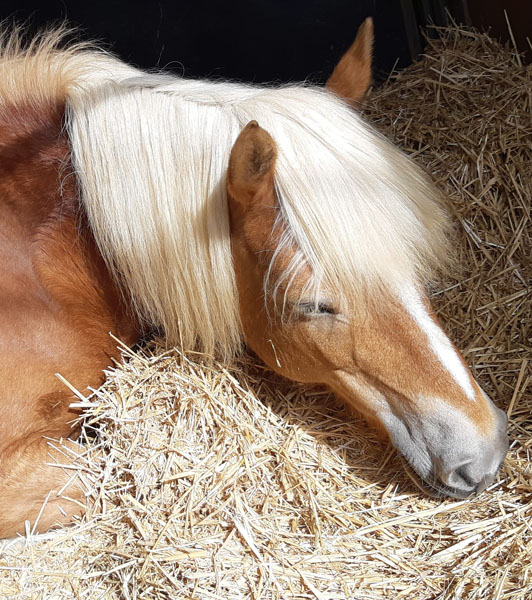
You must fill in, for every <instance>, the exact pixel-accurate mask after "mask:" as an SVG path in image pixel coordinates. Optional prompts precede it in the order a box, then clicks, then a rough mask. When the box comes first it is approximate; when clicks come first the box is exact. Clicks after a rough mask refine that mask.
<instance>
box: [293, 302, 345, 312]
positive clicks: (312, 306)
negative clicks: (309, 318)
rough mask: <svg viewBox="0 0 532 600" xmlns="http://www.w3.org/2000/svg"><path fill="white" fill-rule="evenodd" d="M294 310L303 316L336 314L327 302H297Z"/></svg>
mask: <svg viewBox="0 0 532 600" xmlns="http://www.w3.org/2000/svg"><path fill="white" fill-rule="evenodd" d="M296 308H297V309H298V310H299V311H300V312H302V313H305V314H322V315H325V314H327V315H335V314H336V311H335V310H334V308H333V307H332V305H331V304H330V303H329V302H318V303H316V302H298V303H297V305H296Z"/></svg>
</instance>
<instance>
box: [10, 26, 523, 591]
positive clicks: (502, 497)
mask: <svg viewBox="0 0 532 600" xmlns="http://www.w3.org/2000/svg"><path fill="white" fill-rule="evenodd" d="M531 109H532V69H531V68H530V67H524V66H522V65H521V63H520V60H519V57H518V56H516V54H515V53H514V52H512V51H511V50H509V49H507V48H503V47H502V46H500V45H499V44H498V43H496V42H495V41H493V40H491V39H490V38H489V37H487V36H485V35H480V34H478V33H473V32H470V31H460V30H458V29H456V28H453V29H449V30H445V31H441V32H440V38H439V39H437V40H436V41H433V42H431V44H430V47H429V49H428V52H427V55H426V56H425V57H424V58H423V60H421V61H420V62H418V63H417V64H414V65H413V66H411V67H410V68H408V69H407V70H405V71H403V72H402V73H400V74H399V75H398V76H397V77H396V78H393V79H391V80H390V81H388V82H387V84H386V85H384V86H383V87H381V88H380V89H377V90H375V91H374V92H373V93H372V95H371V96H370V98H369V100H368V102H367V109H366V112H367V116H368V118H369V119H370V120H372V121H373V122H375V123H376V125H377V126H378V127H379V128H380V129H381V130H382V131H383V132H384V133H385V134H386V135H388V136H389V137H391V138H392V139H393V140H394V141H395V142H396V143H397V144H399V145H400V146H402V147H403V148H405V149H406V150H407V152H409V153H410V154H412V156H414V158H415V159H416V160H417V161H419V162H420V163H421V164H422V165H424V166H425V167H426V168H427V170H428V171H429V172H430V173H432V175H433V177H434V179H435V180H436V182H437V183H438V185H440V186H441V187H442V188H443V189H444V190H445V191H446V192H447V195H448V197H449V203H450V206H451V210H452V212H453V213H454V216H455V220H456V223H457V240H456V246H457V251H458V255H459V256H458V258H459V262H460V264H461V265H462V266H463V270H462V271H461V272H460V273H459V274H458V275H455V276H454V278H453V277H451V276H446V277H445V280H444V281H440V282H438V283H437V285H436V286H435V288H434V289H435V292H434V294H433V296H434V297H433V300H434V303H435V306H436V308H437V310H438V313H439V315H440V317H441V319H442V320H443V322H444V324H445V327H446V329H447V330H448V332H449V334H450V336H451V337H452V338H453V339H454V340H455V341H456V343H457V345H458V347H459V348H461V349H462V351H463V352H464V354H465V356H466V359H467V360H468V362H469V363H470V364H472V365H474V371H475V374H476V376H477V377H478V379H479V380H480V382H481V384H482V385H483V386H484V388H485V389H486V390H487V391H488V392H489V393H490V394H491V395H492V397H494V398H495V399H496V400H497V402H498V403H500V404H501V405H502V406H503V407H504V408H505V409H507V410H508V414H509V415H510V435H511V438H512V440H513V442H512V445H511V450H510V452H509V455H508V458H507V460H506V463H505V466H504V470H503V472H502V473H501V475H500V478H499V481H497V482H496V483H495V484H494V485H493V486H492V487H491V488H490V489H489V490H488V491H486V492H484V493H483V494H482V495H480V496H479V497H475V498H471V499H468V500H465V501H455V500H437V499H432V498H429V497H427V496H426V495H424V494H423V493H422V492H420V490H419V489H418V488H417V486H416V483H415V479H414V478H413V477H411V476H410V475H409V474H408V472H407V471H406V470H405V469H404V465H403V461H402V459H401V458H400V457H399V456H398V455H397V454H396V452H395V451H394V450H393V448H392V447H391V446H389V445H386V443H385V442H383V441H381V440H379V439H378V438H377V436H376V435H375V434H374V432H373V431H372V430H371V429H370V428H369V427H368V426H366V425H365V424H364V422H362V421H361V420H359V419H358V418H356V417H354V416H353V415H350V414H348V413H347V412H346V411H345V410H344V409H343V408H342V407H340V406H338V405H337V404H336V403H335V401H334V399H333V398H332V397H331V396H330V395H329V394H328V393H326V392H325V391H323V390H319V389H309V388H303V387H301V386H297V385H295V384H291V383H289V382H287V381H284V380H281V379H280V378H277V377H276V376H273V375H272V374H271V373H269V372H268V371H267V370H266V369H264V368H263V367H262V366H261V365H260V363H259V362H258V361H256V360H254V359H253V358H250V357H247V358H245V359H243V360H242V361H241V362H239V364H237V365H235V366H234V367H232V368H227V367H224V366H222V365H208V364H206V363H205V362H204V361H202V359H201V357H200V356H194V355H187V356H183V355H181V354H179V353H178V352H177V351H169V352H165V351H164V350H163V349H162V346H160V345H158V344H157V343H156V342H154V343H152V344H151V345H150V346H149V347H148V348H146V349H144V350H142V351H141V352H139V353H137V354H133V353H130V352H129V351H126V350H125V351H124V352H125V355H126V356H125V359H126V360H125V364H124V365H123V366H119V367H117V368H116V369H115V370H112V371H110V372H109V373H108V381H107V383H106V384H105V385H104V386H103V387H102V388H101V389H99V390H98V391H96V392H95V393H94V394H93V395H92V396H91V397H89V398H87V399H83V400H80V404H82V405H84V406H85V407H86V413H87V427H86V432H87V447H88V450H87V452H86V453H85V455H84V456H82V457H80V458H79V459H78V464H79V465H80V466H79V468H80V472H81V474H82V477H83V479H84V481H85V485H86V486H87V493H88V494H89V496H90V498H91V500H92V503H93V508H92V509H91V512H90V513H89V515H88V516H87V517H86V518H85V519H84V520H83V521H82V522H80V524H79V525H76V526H74V527H72V528H69V529H67V530H63V531H58V532H54V533H52V534H48V535H47V536H44V537H40V538H39V537H34V536H31V535H29V536H28V538H27V539H24V540H19V541H18V542H17V543H13V542H8V543H6V544H5V545H4V548H3V551H2V553H1V554H0V597H1V598H17V599H23V598H47V599H49V598H82V599H86V598H91V599H96V598H126V599H137V598H139V599H140V598H146V599H152V598H183V599H185V598H190V599H205V600H207V599H211V598H212V599H216V598H219V599H243V598H250V599H254V600H258V599H265V600H266V599H274V598H275V599H288V598H297V599H303V598H316V599H318V600H324V599H334V598H350V599H351V598H356V599H366V598H368V599H369V598H397V599H399V598H411V599H416V600H420V599H451V598H455V599H462V598H467V599H476V598H479V599H480V598H493V599H503V598H505V599H506V598H512V599H517V598H522V599H526V598H529V597H532V518H531V517H532V467H531V463H530V457H529V454H530V452H531V449H532V435H531V434H532V393H531V392H532V390H531V386H530V382H531V376H530V368H529V363H530V362H531V361H532V354H531V340H530V335H531V332H530V323H531V314H530V311H531V292H530V285H531V281H532V264H531V237H532V225H531V214H530V198H531V197H532V172H531V165H532V120H531V119H532V117H531V115H532V110H531ZM73 460H74V458H73V457H70V456H67V455H66V456H65V461H64V462H65V464H69V463H72V462H73Z"/></svg>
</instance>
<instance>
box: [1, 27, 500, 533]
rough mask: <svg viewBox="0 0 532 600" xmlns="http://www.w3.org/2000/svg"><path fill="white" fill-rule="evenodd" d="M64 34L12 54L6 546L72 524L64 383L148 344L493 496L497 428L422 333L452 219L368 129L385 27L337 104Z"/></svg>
mask: <svg viewBox="0 0 532 600" xmlns="http://www.w3.org/2000/svg"><path fill="white" fill-rule="evenodd" d="M64 35H65V32H64V31H62V30H53V31H48V32H46V33H43V34H41V35H40V36H38V37H36V38H34V39H33V40H32V41H31V42H30V43H29V44H24V43H23V42H22V41H21V40H22V37H21V35H20V34H19V33H17V32H16V31H15V32H14V33H11V34H7V33H5V34H4V35H3V38H2V44H1V47H2V50H1V53H0V105H1V110H0V207H1V209H0V257H1V258H0V298H1V303H0V332H1V333H0V344H1V347H2V352H1V357H2V358H1V360H0V373H1V381H2V385H1V387H0V416H1V418H0V475H1V476H0V496H1V498H2V511H1V513H0V537H7V536H13V535H15V534H16V533H21V532H24V531H25V523H26V526H27V522H28V521H29V523H30V527H31V528H32V530H33V531H46V530H48V529H49V528H50V527H52V526H54V525H58V524H65V523H67V522H69V521H71V520H72V518H73V517H74V516H76V515H79V514H82V513H83V511H84V506H85V497H84V494H83V491H82V489H81V486H80V485H79V484H78V483H77V480H76V477H75V475H73V474H72V471H68V470H65V469H62V468H60V467H58V466H57V465H56V464H55V463H60V464H61V463H63V462H64V457H63V455H62V454H61V451H60V450H59V449H58V448H56V447H55V446H53V445H50V444H49V443H48V440H49V438H60V437H63V438H66V439H65V442H64V443H65V445H66V448H67V450H70V451H72V452H79V451H80V449H81V446H79V445H78V443H77V442H76V437H77V435H79V424H78V425H76V426H73V425H72V422H73V421H75V422H77V421H76V417H77V416H78V413H77V412H76V409H75V407H72V406H71V404H72V401H73V399H74V396H73V394H72V391H71V389H72V388H67V387H65V386H64V385H63V383H62V382H61V381H60V380H59V379H58V378H57V377H56V376H55V373H58V372H59V373H60V374H61V375H62V378H63V381H64V380H65V379H66V380H68V382H70V384H71V386H74V387H75V388H77V389H80V390H83V389H86V388H87V387H88V386H91V387H96V386H98V385H100V384H101V383H102V380H103V373H102V370H103V369H104V368H105V367H107V366H108V365H109V364H110V362H111V360H112V359H113V358H115V359H119V358H120V357H119V351H118V350H117V348H116V344H115V342H114V341H113V339H112V338H111V337H110V336H109V335H108V332H109V331H112V332H113V333H114V335H115V336H117V337H118V338H120V339H121V340H123V341H124V342H125V343H126V344H130V345H133V344H135V343H136V342H137V341H138V340H139V339H140V338H141V336H143V335H144V333H145V332H146V331H148V330H152V329H157V330H159V331H161V332H163V333H164V335H165V336H166V339H167V341H168V344H171V345H173V344H178V345H179V346H180V347H182V348H184V349H196V350H197V351H200V352H202V353H203V354H205V355H207V356H213V357H214V356H218V357H220V358H222V359H224V360H231V359H232V358H234V357H235V356H236V355H238V353H240V352H241V351H242V349H243V347H244V344H245V345H247V346H249V347H250V348H251V349H252V350H253V351H254V352H255V353H256V354H258V355H259V357H261V358H262V360H264V362H265V363H266V364H267V365H268V366H269V367H270V368H271V369H273V370H274V371H276V372H278V373H280V374H282V375H284V376H286V377H289V378H291V379H294V380H297V381H301V382H312V383H321V384H325V385H327V386H328V387H329V388H330V389H332V390H333V391H334V392H335V393H336V394H337V395H338V397H339V398H341V399H342V400H343V401H344V402H346V403H347V404H348V405H349V406H351V407H353V408H354V409H356V410H357V411H359V412H360V413H362V414H363V415H364V416H365V417H366V418H367V419H369V420H370V421H373V422H375V423H377V424H379V425H380V427H381V428H383V430H384V431H385V432H386V434H387V435H388V436H389V437H390V439H391V440H392V442H393V444H394V445H395V447H396V448H397V449H398V451H399V452H400V453H402V454H403V455H404V457H405V458H406V460H407V461H408V463H409V464H410V465H411V466H412V468H413V469H414V470H415V471H416V473H417V474H418V475H419V477H420V478H421V480H422V481H423V482H424V484H425V486H426V488H427V489H428V490H431V491H432V492H434V493H438V494H443V495H450V496H455V497H466V496H468V495H470V494H473V493H478V492H480V491H482V490H483V489H485V488H486V486H488V485H489V484H490V483H491V482H492V481H493V479H494V477H495V475H496V473H497V470H498V468H499V466H500V464H501V462H502V461H503V459H504V456H505V454H506V451H507V448H508V438H507V436H506V433H505V428H506V416H505V414H504V413H503V412H502V411H501V410H499V409H498V408H496V406H495V405H494V404H493V403H492V401H491V400H490V399H489V398H488V396H487V395H486V394H485V393H484V392H483V391H482V390H481V388H480V387H479V385H478V384H477V383H476V382H475V380H474V379H473V377H472V375H471V373H470V371H469V369H468V368H467V366H466V364H465V362H464V360H463V358H462V357H461V355H460V354H459V352H458V350H457V349H456V348H455V347H454V346H453V344H452V343H451V342H450V341H449V339H448V338H447V336H446V335H445V333H444V332H443V330H442V327H441V325H440V324H439V323H438V321H437V319H436V317H435V316H434V314H433V313H432V311H431V309H430V306H429V301H428V299H427V295H426V292H425V291H424V289H425V283H426V282H427V280H428V278H429V277H430V274H431V272H432V269H433V268H434V267H437V266H438V265H441V264H442V263H444V262H445V259H446V257H447V255H448V244H447V239H448V233H447V230H448V218H447V216H446V212H445V210H444V209H443V205H442V202H441V198H440V195H439V192H438V191H437V190H436V189H435V187H434V186H433V184H432V183H431V182H430V180H429V179H428V177H427V176H426V175H425V174H424V173H423V172H422V170H421V169H420V168H419V167H418V166H416V165H415V164H414V162H413V161H411V160H410V159H409V158H407V157H406V156H405V155H404V154H403V153H402V152H401V151H399V150H398V149H396V148H395V147H394V146H393V145H391V144H390V143H389V142H388V141H387V140H385V139H384V138H383V137H382V136H381V135H380V134H378V133H377V132H376V131H375V130H374V129H373V128H372V127H371V125H370V124H368V123H367V122H366V121H365V120H364V119H363V118H362V117H361V115H360V114H359V113H358V112H357V110H356V107H357V106H358V105H359V104H360V103H361V101H362V99H363V97H364V94H365V92H366V90H367V88H368V86H369V84H370V81H371V52H372V44H373V28H372V23H371V21H370V20H368V21H366V22H365V23H364V24H363V25H362V27H361V28H360V30H359V32H358V34H357V37H356V39H355V42H354V44H353V46H352V47H351V48H350V49H349V50H348V51H347V53H346V54H345V55H344V56H343V58H342V59H341V61H340V62H339V64H338V65H337V66H336V68H335V70H334V72H333V74H332V76H331V78H330V79H329V81H328V84H327V86H326V88H325V89H323V88H318V87H314V86H311V85H302V84H299V85H286V86H277V87H273V86H251V85H244V84H240V83H230V82H210V81H193V80H186V79H183V78H179V77H175V76H173V75H169V74H167V73H147V72H142V71H140V70H138V69H136V68H134V67H131V66H128V65H126V64H124V63H123V62H121V61H120V60H119V59H117V58H115V57H113V56H111V55H109V54H107V53H105V52H104V51H102V50H99V49H98V48H95V47H92V46H90V45H87V44H83V43H70V44H68V43H67V44H65V42H64Z"/></svg>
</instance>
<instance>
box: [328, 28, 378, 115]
mask: <svg viewBox="0 0 532 600" xmlns="http://www.w3.org/2000/svg"><path fill="white" fill-rule="evenodd" d="M372 51H373V19H372V18H371V17H368V18H367V19H366V20H365V21H364V22H363V23H362V25H361V26H360V27H359V29H358V32H357V36H356V38H355V41H354V42H353V44H352V45H351V47H350V48H349V50H348V51H347V52H346V53H345V54H344V55H343V56H342V58H341V59H340V62H339V63H338V64H337V65H336V67H335V68H334V71H333V73H332V75H331V76H330V77H329V80H328V81H327V83H326V84H325V87H327V88H328V89H330V90H332V91H333V92H335V93H336V94H338V96H340V97H341V98H344V99H345V100H346V101H347V102H348V103H349V104H351V105H352V106H354V107H355V108H357V107H358V106H359V105H360V102H361V101H362V99H363V98H364V95H365V94H366V92H367V91H368V88H369V86H370V84H371V54H372Z"/></svg>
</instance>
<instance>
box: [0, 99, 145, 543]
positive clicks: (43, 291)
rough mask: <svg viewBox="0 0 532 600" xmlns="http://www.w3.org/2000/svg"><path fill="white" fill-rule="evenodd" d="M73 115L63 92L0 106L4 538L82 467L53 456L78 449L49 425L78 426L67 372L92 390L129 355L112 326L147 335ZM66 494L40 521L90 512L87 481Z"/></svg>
mask: <svg viewBox="0 0 532 600" xmlns="http://www.w3.org/2000/svg"><path fill="white" fill-rule="evenodd" d="M62 114H63V106H62V104H61V103H60V102H58V103H57V104H51V105H50V106H44V107H34V106H30V105H28V106H11V105H4V106H2V110H1V112H0V115H1V117H0V205H1V207H2V209H1V210H0V256H1V257H2V259H1V261H0V298H1V299H2V304H1V308H2V309H1V310H0V328H1V331H2V336H1V338H0V346H1V348H2V352H1V354H0V356H1V359H0V377H1V381H2V386H1V388H0V474H1V476H0V497H1V498H2V506H3V508H2V511H1V512H0V537H6V536H12V535H14V534H15V533H17V532H19V533H20V532H23V531H24V521H25V520H29V521H30V524H31V526H33V523H34V521H35V519H36V517H37V515H38V514H39V511H40V509H41V506H42V503H43V500H44V499H45V497H46V496H47V494H48V493H49V492H50V491H52V490H54V491H55V492H56V491H58V490H60V489H61V488H62V487H63V486H64V485H65V484H66V483H67V482H68V481H69V478H70V477H71V473H67V472H64V471H63V469H61V468H59V467H54V466H48V465H46V464H45V463H49V462H54V460H57V461H58V462H62V463H65V462H68V460H67V459H65V457H64V456H62V455H61V454H60V453H59V452H57V451H55V450H53V449H52V448H51V447H50V446H49V445H48V442H47V441H46V439H45V438H44V437H43V436H49V437H74V438H75V437H76V435H77V433H78V430H77V428H73V427H72V425H71V422H72V421H73V420H74V419H75V418H76V416H77V414H76V413H75V412H74V411H73V410H71V409H70V407H69V405H70V403H71V402H72V401H73V400H74V396H73V395H72V394H71V393H70V392H67V391H66V388H65V386H64V385H63V384H62V383H61V382H60V381H59V380H58V379H57V378H56V377H55V373H56V372H59V373H61V374H62V375H63V376H64V377H66V379H68V380H69V381H70V382H71V383H72V384H73V385H74V386H76V387H78V388H79V389H80V390H81V391H82V392H83V391H84V390H85V389H86V388H87V386H98V385H99V384H100V383H101V382H102V380H103V374H102V369H103V368H105V367H106V366H107V365H108V364H109V362H110V357H112V356H117V355H118V352H117V350H116V348H115V344H114V343H113V342H112V340H111V338H110V337H109V335H108V332H109V331H111V330H112V331H113V332H114V333H115V334H116V335H118V336H119V337H121V338H122V339H124V340H126V341H127V342H133V341H134V340H135V339H136V338H137V336H138V331H137V328H136V327H135V324H134V323H133V322H132V320H131V318H130V317H129V316H128V315H127V314H126V311H125V308H124V306H123V304H122V302H121V300H120V296H119V293H118V291H117V289H116V286H115V285H114V284H113V282H112V281H111V280H110V278H109V275H108V273H107V271H106V269H105V266H104V264H103V261H102V260H101V258H100V256H99V254H98V252H97V250H96V248H95V245H94V241H93V240H92V237H91V235H90V232H89V231H88V228H87V225H86V223H85V219H84V216H83V213H81V212H80V210H79V206H78V194H77V189H76V186H75V182H74V178H73V177H72V176H71V174H70V173H69V145H68V141H67V139H66V138H65V136H64V135H63V134H62V133H61V132H62ZM70 446H71V447H72V448H76V445H75V444H74V443H73V442H72V443H70ZM65 494H66V495H67V496H68V495H73V496H75V498H76V500H77V502H78V504H76V503H72V502H69V501H66V500H61V499H58V498H56V497H55V496H54V495H53V494H52V496H51V497H50V501H49V502H48V504H47V505H46V507H45V509H44V511H43V513H42V515H41V517H40V519H39V524H38V528H37V529H38V530H43V531H44V530H46V529H48V528H49V527H50V526H51V525H52V524H54V523H55V522H64V521H68V520H70V519H71V517H72V516H73V515H74V514H77V513H79V512H81V511H82V505H83V496H82V492H81V490H80V488H78V487H77V486H75V485H74V484H71V485H70V486H69V487H68V489H67V490H66V491H65ZM62 511H64V513H63V512H62Z"/></svg>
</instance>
